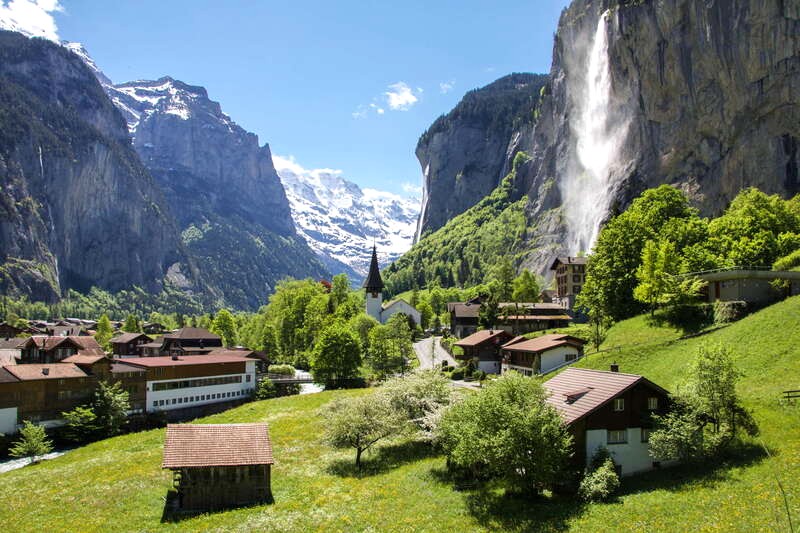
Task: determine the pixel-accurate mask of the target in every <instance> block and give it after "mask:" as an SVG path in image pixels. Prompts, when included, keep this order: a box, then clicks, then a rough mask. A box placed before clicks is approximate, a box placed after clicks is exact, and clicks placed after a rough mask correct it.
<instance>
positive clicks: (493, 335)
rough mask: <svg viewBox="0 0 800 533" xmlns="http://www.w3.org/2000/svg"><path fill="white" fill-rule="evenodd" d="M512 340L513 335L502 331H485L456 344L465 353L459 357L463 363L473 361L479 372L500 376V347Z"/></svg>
mask: <svg viewBox="0 0 800 533" xmlns="http://www.w3.org/2000/svg"><path fill="white" fill-rule="evenodd" d="M510 339H511V334H510V333H508V332H506V331H505V330H502V329H484V330H481V331H477V332H475V333H473V334H472V335H470V336H468V337H465V338H463V339H461V340H460V341H458V342H456V343H455V344H454V346H458V347H459V348H461V350H462V351H463V352H464V355H459V356H457V357H458V359H461V360H463V361H473V362H474V363H475V366H476V367H477V368H478V369H479V370H483V371H484V372H486V373H487V374H499V373H500V362H501V354H500V347H501V346H502V345H503V344H505V343H506V342H508V341H509V340H510Z"/></svg>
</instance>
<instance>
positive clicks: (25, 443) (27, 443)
mask: <svg viewBox="0 0 800 533" xmlns="http://www.w3.org/2000/svg"><path fill="white" fill-rule="evenodd" d="M19 435H20V438H19V440H17V441H16V442H15V443H14V444H13V445H12V446H11V449H10V450H9V452H8V453H9V455H11V457H18V458H22V457H29V458H30V460H31V463H38V462H39V461H40V460H41V457H42V456H43V455H45V454H48V453H50V452H51V451H53V443H52V442H51V441H50V440H48V439H47V434H46V433H45V431H44V427H42V426H37V425H35V424H33V423H31V421H30V420H26V421H25V422H24V423H23V426H22V429H20V430H19Z"/></svg>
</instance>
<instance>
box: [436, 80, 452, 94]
mask: <svg viewBox="0 0 800 533" xmlns="http://www.w3.org/2000/svg"><path fill="white" fill-rule="evenodd" d="M455 86H456V80H450V81H443V82H440V83H439V92H440V93H442V94H447V93H449V92H450V91H452V90H453V87H455Z"/></svg>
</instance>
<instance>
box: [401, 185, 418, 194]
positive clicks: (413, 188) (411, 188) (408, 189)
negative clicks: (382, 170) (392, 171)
mask: <svg viewBox="0 0 800 533" xmlns="http://www.w3.org/2000/svg"><path fill="white" fill-rule="evenodd" d="M401 187H402V188H403V192H405V193H407V194H413V195H414V196H419V195H421V194H422V186H421V185H416V184H414V183H409V182H405V183H403V185H401Z"/></svg>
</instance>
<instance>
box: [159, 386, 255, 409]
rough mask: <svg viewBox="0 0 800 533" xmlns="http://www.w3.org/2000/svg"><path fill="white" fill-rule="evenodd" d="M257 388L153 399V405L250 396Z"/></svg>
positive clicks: (160, 405)
mask: <svg viewBox="0 0 800 533" xmlns="http://www.w3.org/2000/svg"><path fill="white" fill-rule="evenodd" d="M254 391H255V389H242V390H237V391H232V392H217V393H214V394H200V395H198V396H186V397H184V398H172V399H171V400H153V407H163V406H165V405H179V404H184V403H193V402H207V401H210V400H225V399H228V398H241V397H243V396H250V395H251V394H253V392H254Z"/></svg>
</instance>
